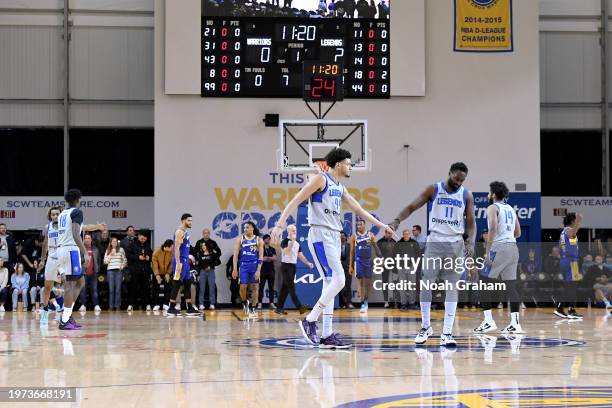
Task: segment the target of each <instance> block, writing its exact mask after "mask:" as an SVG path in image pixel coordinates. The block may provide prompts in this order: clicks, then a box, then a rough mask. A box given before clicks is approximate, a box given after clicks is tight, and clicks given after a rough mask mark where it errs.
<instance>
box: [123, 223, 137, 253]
mask: <svg viewBox="0 0 612 408" xmlns="http://www.w3.org/2000/svg"><path fill="white" fill-rule="evenodd" d="M125 233H126V235H125V237H124V238H123V239H122V240H121V248H123V250H124V251H125V253H126V254H127V253H129V249H130V246H132V244H133V243H134V241H135V240H136V230H135V229H134V227H133V226H131V225H130V226H129V227H127V228H126V229H125Z"/></svg>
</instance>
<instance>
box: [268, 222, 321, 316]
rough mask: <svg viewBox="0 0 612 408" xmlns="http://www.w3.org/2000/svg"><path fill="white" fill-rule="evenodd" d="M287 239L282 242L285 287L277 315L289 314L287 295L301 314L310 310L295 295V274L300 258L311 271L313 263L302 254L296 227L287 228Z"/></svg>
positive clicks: (282, 289)
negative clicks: (286, 302) (287, 310)
mask: <svg viewBox="0 0 612 408" xmlns="http://www.w3.org/2000/svg"><path fill="white" fill-rule="evenodd" d="M287 234H288V235H287V238H285V239H283V240H282V241H281V249H282V253H281V266H282V272H283V286H282V288H281V292H280V295H279V297H278V298H279V299H278V309H276V313H278V314H282V315H284V314H287V312H285V310H284V307H285V300H287V295H291V300H292V301H293V304H294V305H295V307H296V308H298V309H299V311H300V314H303V313H306V311H307V310H308V309H309V307H308V306H306V305H303V304H302V302H300V299H299V298H298V296H297V293H295V273H296V269H297V260H298V258H300V261H302V262H304V263H305V264H306V265H308V268H309V269H313V268H314V265H313V264H312V262H309V261H308V259H306V257H305V256H304V254H303V253H302V248H301V247H300V243H299V242H297V228H296V227H295V225H289V226H288V227H287Z"/></svg>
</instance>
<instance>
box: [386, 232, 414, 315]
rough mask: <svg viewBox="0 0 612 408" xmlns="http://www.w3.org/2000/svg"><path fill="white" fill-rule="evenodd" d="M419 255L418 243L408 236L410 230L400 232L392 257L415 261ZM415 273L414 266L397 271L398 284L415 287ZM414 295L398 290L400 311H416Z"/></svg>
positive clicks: (411, 291) (407, 291) (410, 291)
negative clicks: (408, 283) (407, 284)
mask: <svg viewBox="0 0 612 408" xmlns="http://www.w3.org/2000/svg"><path fill="white" fill-rule="evenodd" d="M413 229H414V227H413ZM419 254H420V248H419V243H418V242H417V241H416V240H415V239H413V238H412V236H411V234H410V230H407V229H406V230H404V231H403V232H402V238H400V240H399V241H397V243H396V244H395V246H394V248H393V255H392V256H393V257H395V256H397V255H399V256H401V257H402V258H403V257H404V255H406V256H407V257H408V258H410V259H416V258H418V257H419ZM416 272H417V271H416V270H415V268H414V265H409V268H408V269H403V268H402V269H398V271H397V274H398V280H399V281H400V282H402V281H405V282H414V284H415V285H416V282H417V274H416ZM416 295H417V292H416V290H400V291H399V298H400V304H401V310H402V311H408V310H416V309H418V307H417V305H416V301H417V296H416Z"/></svg>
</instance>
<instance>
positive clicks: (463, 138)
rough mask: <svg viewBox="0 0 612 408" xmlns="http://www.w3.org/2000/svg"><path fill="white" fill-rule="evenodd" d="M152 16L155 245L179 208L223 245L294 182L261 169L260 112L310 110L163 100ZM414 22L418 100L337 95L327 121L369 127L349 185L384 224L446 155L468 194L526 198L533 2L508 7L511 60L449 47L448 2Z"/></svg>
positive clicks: (268, 134) (298, 105)
mask: <svg viewBox="0 0 612 408" xmlns="http://www.w3.org/2000/svg"><path fill="white" fill-rule="evenodd" d="M190 2H191V1H187V2H181V3H182V4H185V5H187V4H189V3H190ZM177 3H178V2H177ZM196 3H197V2H196ZM173 7H180V6H179V5H178V4H173ZM164 9H165V7H164V1H163V0H156V2H155V167H156V168H155V230H156V239H157V240H158V242H160V241H162V240H163V239H165V238H166V237H167V236H169V235H170V234H172V231H173V229H174V228H175V227H176V226H177V224H178V218H179V216H180V213H181V212H183V211H190V212H191V213H192V214H193V215H194V223H195V227H196V228H197V230H198V231H194V234H195V235H198V236H199V234H200V231H199V230H200V229H201V227H203V226H213V224H215V225H214V227H215V231H214V236H215V238H216V239H217V240H218V241H221V245H222V246H223V248H225V249H228V248H230V241H229V240H225V239H220V236H223V237H232V236H234V235H235V234H234V233H233V232H232V229H234V231H235V227H234V225H235V224H236V223H237V222H239V221H240V219H241V217H243V214H247V215H246V217H249V216H250V215H248V214H249V213H256V215H255V216H253V217H255V218H257V219H258V220H259V221H260V222H261V221H262V218H263V221H265V222H266V223H267V222H268V221H269V219H270V217H271V216H273V215H274V214H275V213H277V212H279V211H281V208H279V206H278V205H277V204H278V202H279V201H281V202H283V201H286V200H283V198H285V197H286V196H287V194H288V193H289V192H290V191H291V189H296V188H299V187H300V186H301V183H300V182H299V181H300V180H301V178H300V179H294V180H282V181H281V180H280V177H278V176H274V175H273V174H272V173H275V172H276V162H275V151H276V149H277V148H278V144H279V142H278V139H279V137H278V130H277V129H276V128H265V127H264V126H263V124H262V122H261V119H262V118H263V116H264V114H265V113H279V114H280V116H281V118H284V119H309V118H311V114H310V113H309V112H308V111H307V110H306V108H305V106H304V104H303V102H301V101H299V100H284V99H276V100H275V99H218V98H217V99H212V98H211V99H202V98H200V97H199V96H198V95H166V94H164ZM397 18H398V16H397V15H396V16H395V19H397ZM197 22H199V19H193V18H192V19H188V20H186V24H187V23H190V24H196V23H197ZM425 22H426V24H425V27H426V35H425V37H426V47H425V49H426V95H425V96H424V97H394V98H392V99H391V100H382V101H363V100H347V101H345V102H343V103H340V104H338V105H337V107H336V108H335V109H334V110H333V111H332V113H331V115H330V119H346V118H354V119H361V118H365V119H368V121H369V123H368V126H369V134H370V144H371V148H372V150H373V155H372V156H373V172H372V173H369V174H355V175H354V177H352V178H351V180H350V181H349V185H350V187H353V188H355V189H357V190H358V192H359V193H360V194H359V195H360V196H361V201H362V203H364V204H365V205H366V206H367V207H368V208H369V209H371V210H372V211H373V212H374V213H376V214H377V215H378V216H379V217H380V218H381V219H384V220H390V219H392V218H393V217H394V216H395V215H396V213H397V212H398V211H399V209H400V208H401V207H402V206H403V205H405V204H406V203H407V202H408V201H410V200H412V199H413V198H415V197H416V195H417V194H418V193H419V192H420V191H421V190H422V189H423V188H424V187H425V186H426V185H427V184H429V183H431V182H433V181H437V180H440V179H442V178H444V177H445V175H446V174H447V171H448V167H449V165H450V163H452V162H454V161H457V160H462V161H464V162H466V163H467V165H468V166H469V168H470V174H469V177H468V180H467V182H466V186H467V187H468V188H470V189H472V190H474V191H484V190H485V189H486V188H487V186H488V183H489V182H490V181H491V180H492V179H502V180H505V181H506V182H507V183H508V185H509V186H514V184H515V183H526V184H527V191H531V192H539V191H540V169H539V163H540V159H539V158H540V152H539V130H540V127H539V125H540V122H539V105H538V104H539V70H538V68H539V65H538V58H539V57H538V6H537V2H533V1H530V0H515V1H514V24H515V26H514V31H515V49H516V50H515V52H513V53H507V54H470V53H455V52H453V51H452V39H453V35H452V34H453V8H452V7H451V4H450V2H446V1H428V2H426V10H425ZM185 30H186V31H187V32H189V31H191V32H196V33H197V32H198V30H199V29H198V28H197V27H196V28H194V27H191V28H185ZM402 35H403V31H402V30H399V31H396V32H395V35H394V37H392V39H391V41H392V42H395V43H396V44H398V43H399V44H401V43H402V41H403V40H402ZM185 48H189V47H185ZM180 53H181V49H175V50H173V58H182V56H181V54H180ZM392 58H393V56H392ZM184 60H186V61H188V60H189V58H187V57H185V59H184ZM185 69H186V70H187V71H188V70H190V69H192V68H189V67H186V68H185ZM394 75H402V72H392V76H394ZM166 80H168V78H166ZM196 87H197V86H196ZM404 145H410V148H408V149H406V148H404V147H403V146H404ZM231 198H234V199H233V200H232V199H231ZM221 213H225V214H224V215H222V216H219V214H221ZM257 214H260V215H261V216H260V215H257ZM424 214H425V213H424V212H423V211H421V212H420V213H418V214H415V215H414V216H413V217H412V218H411V219H410V220H409V221H408V222H406V223H405V225H409V224H411V223H421V224H425V216H424ZM215 219H216V221H217V222H216V223H215V222H214V221H215ZM224 258H225V257H224Z"/></svg>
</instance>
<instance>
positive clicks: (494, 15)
mask: <svg viewBox="0 0 612 408" xmlns="http://www.w3.org/2000/svg"><path fill="white" fill-rule="evenodd" d="M512 37H513V33H512V0H455V43H454V50H455V51H460V52H512V51H514V41H513V38H512Z"/></svg>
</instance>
